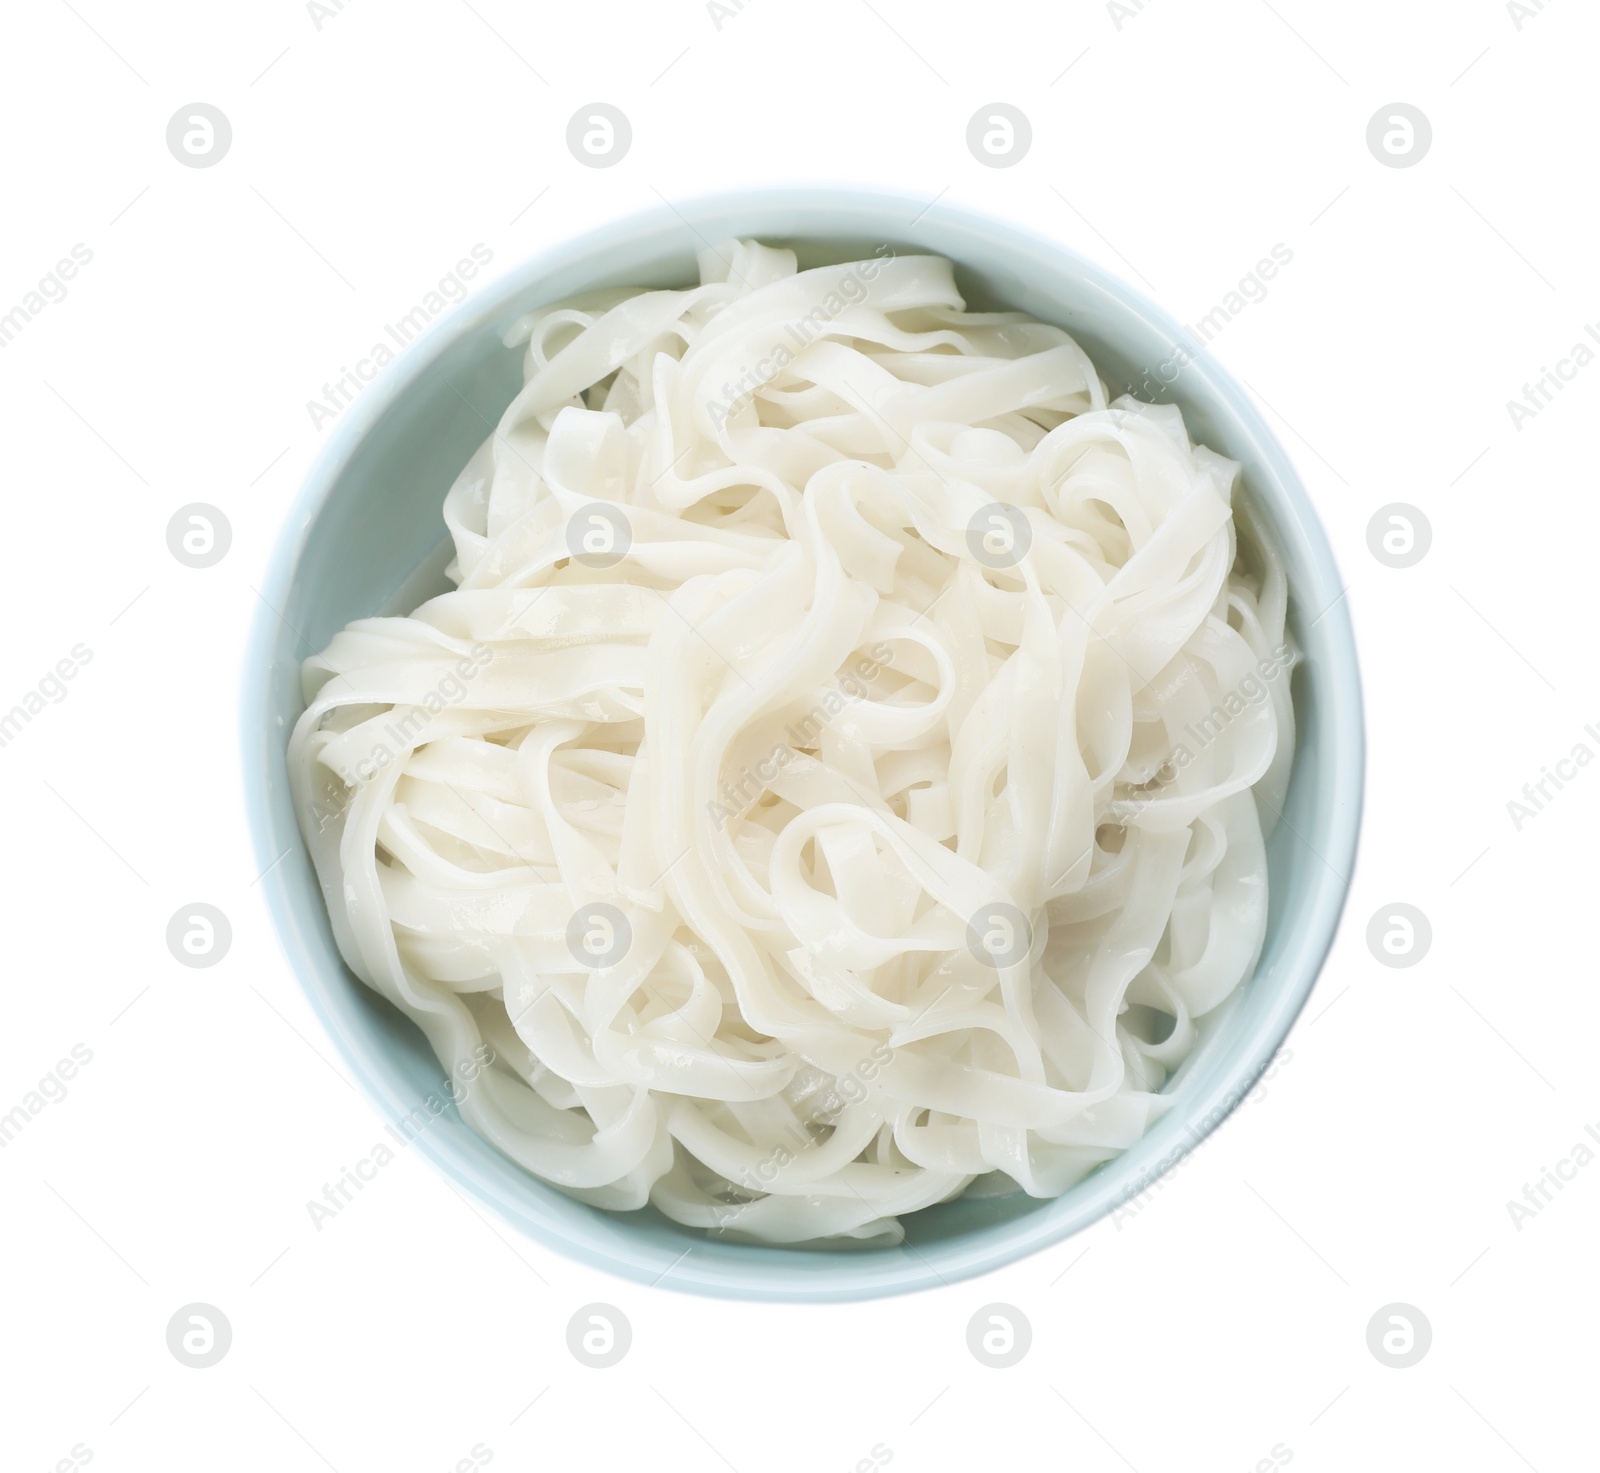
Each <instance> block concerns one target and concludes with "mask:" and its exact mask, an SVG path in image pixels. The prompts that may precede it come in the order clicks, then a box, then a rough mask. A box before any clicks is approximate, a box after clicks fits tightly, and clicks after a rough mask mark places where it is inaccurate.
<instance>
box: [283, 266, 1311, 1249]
mask: <svg viewBox="0 0 1600 1473" xmlns="http://www.w3.org/2000/svg"><path fill="white" fill-rule="evenodd" d="M700 268H701V284H700V285H699V286H698V287H695V288H692V289H689V290H679V291H639V290H632V291H630V290H608V291H600V292H594V293H591V294H589V295H586V296H583V297H580V298H577V299H574V300H572V301H569V302H564V303H561V304H558V305H555V306H549V307H543V308H540V309H539V310H537V311H534V312H531V313H529V314H528V315H527V316H526V317H524V318H523V319H522V320H521V321H520V322H519V323H518V324H517V325H516V326H515V327H514V328H513V329H512V331H511V332H510V334H509V335H508V338H507V342H508V344H509V345H513V346H516V345H523V346H525V349H526V366H525V386H524V388H523V390H522V392H521V393H520V394H519V395H518V396H517V398H516V400H515V401H514V402H513V403H512V405H511V406H510V408H508V409H507V410H506V412H505V415H504V417H503V418H502V419H501V421H500V424H499V426H498V427H497V428H496V430H495V432H494V434H493V435H492V436H491V437H490V438H489V439H488V440H487V441H486V442H485V443H484V445H483V447H482V448H481V449H480V450H479V451H478V453H477V454H476V455H474V456H473V457H472V460H471V462H470V463H469V464H468V465H467V467H466V469H465V470H464V471H463V472H462V473H461V476H460V478H459V479H458V480H457V482H456V484H455V486H454V487H453V488H452V489H451V490H450V492H449V495H448V497H447V498H446V499H445V504H444V517H445V522H446V525H447V526H448V529H449V533H450V536H451V537H452V538H453V540H454V545H455V560H454V562H453V563H452V564H451V567H450V570H449V572H450V576H451V579H452V581H453V582H454V583H455V584H456V588H455V590H454V591H452V592H449V593H445V594H442V595H440V596H439V597H437V598H433V599H430V600H429V601H428V602H426V603H424V604H423V605H422V606H421V607H420V608H419V609H417V610H416V611H415V613H413V614H412V615H411V616H410V617H406V618H370V619H361V620H357V621H356V622H355V623H353V624H351V625H350V627H349V628H348V629H346V630H344V631H343V632H342V633H340V634H338V635H336V636H335V637H334V639H333V640H332V642H331V643H330V644H329V645H328V647H327V649H326V650H325V651H323V653H322V654H320V655H318V656H316V657H314V658H312V659H310V660H308V661H307V662H306V665H305V669H304V686H305V696H306V701H307V709H306V711H305V714H304V715H303V716H302V717H301V719H300V721H299V723H298V725H297V726H296V728H295V731H294V735H293V738H292V740H291V743H290V762H289V766H290V772H291V774H292V778H293V782H294V787H295V797H296V804H297V808H298V811H299V814H300V820H301V825H302V828H303V831H304V834H305V837H306V841H307V843H308V845H309V846H310V849H311V853H312V857H313V859H314V861H315V864H316V868H317V872H318V875H319V876H320V878H321V882H322V886H323V890H324V893H325V895H326V898H327V902H328V909H329V913H330V915H331V917H332V921H333V926H334V932H335V935H336V937H337V940H338V944H339V948H340V950H341V952H342V953H343V955H344V957H345V959H346V961H347V962H348V963H349V965H350V967H351V968H352V969H353V970H354V971H355V973H356V974H357V975H358V976H359V977H360V978H361V979H362V980H363V981H364V982H366V983H367V984H368V985H369V986H371V987H373V988H374V989H375V990H376V991H378V992H379V993H381V994H382V995H383V996H384V997H386V998H388V999H389V1000H390V1001H391V1002H393V1003H394V1004H396V1005H397V1006H398V1007H399V1008H401V1009H402V1010H403V1011H404V1012H405V1013H407V1014H408V1015H409V1016H410V1017H411V1018H412V1019H414V1020H415V1021H416V1023H417V1024H418V1025H419V1026H420V1027H421V1028H422V1030H423V1031H424V1033H425V1034H426V1035H427V1037H428V1040H429V1042H430V1043H431V1044H432V1046H433V1048H434V1050H435V1052H436V1053H437V1055H438V1057H439V1059H440V1060H441V1062H442V1063H443V1065H444V1066H445V1067H446V1068H448V1069H450V1070H451V1072H452V1076H453V1077H455V1078H458V1079H460V1080H461V1081H462V1082H461V1083H460V1084H459V1085H458V1086H457V1098H458V1099H459V1101H460V1107H461V1111H462V1114H463V1116H464V1117H465V1118H466V1120H467V1121H468V1122H469V1123H470V1124H471V1125H472V1126H473V1128H474V1129H476V1130H477V1131H479V1132H480V1133H481V1134H482V1135H483V1136H485V1137H486V1138H487V1139H488V1140H489V1141H491V1142H492V1143H493V1144H494V1145H495V1146H497V1147H498V1148H499V1149H500V1150H502V1151H503V1152H505V1153H506V1154H507V1155H508V1156H510V1157H511V1158H512V1159H514V1160H515V1161H517V1162H519V1163H520V1164H521V1165H522V1166H523V1167H525V1168H526V1169H527V1170H528V1171H530V1172H532V1173H534V1174H535V1175H536V1176H538V1177H541V1178H543V1179H544V1180H545V1181H548V1182H551V1183H553V1184H555V1185H556V1186H558V1187H560V1188H562V1189H563V1190H565V1191H567V1192H569V1193H570V1194H571V1195H573V1196H574V1197H577V1198H579V1199H581V1200H583V1201H585V1202H589V1203H593V1204H595V1205H597V1206H601V1207H606V1208H614V1209H624V1210H626V1209H635V1208H640V1207H643V1206H644V1205H646V1204H647V1203H653V1204H654V1205H655V1206H656V1207H657V1208H658V1209H659V1210H660V1211H662V1212H663V1213H665V1214H666V1215H667V1216H668V1217H671V1218H673V1219H675V1220H676V1221H678V1222H680V1223H685V1224H689V1225H692V1226H696V1227H701V1228H705V1229H708V1230H710V1231H712V1232H715V1233H719V1234H724V1235H728V1236H731V1237H739V1238H747V1239H754V1240H760V1241H765V1242H777V1243H786V1242H803V1241H806V1240H812V1239H818V1238H827V1237H845V1238H872V1239H877V1240H880V1241H885V1240H887V1241H898V1239H899V1238H900V1236H901V1234H902V1228H901V1225H900V1223H899V1221H898V1218H899V1217H900V1215H902V1214H904V1213H907V1212H914V1211H916V1210H917V1209H918V1208H922V1207H926V1206H928V1205H930V1204H932V1203H936V1202H941V1201H944V1200H946V1199H948V1198H951V1197H954V1196H957V1195H959V1194H961V1193H962V1192H963V1191H966V1190H967V1189H968V1188H969V1187H972V1186H973V1185H974V1183H977V1185H976V1186H975V1187H974V1190H980V1191H985V1192H992V1191H996V1190H1006V1189H1013V1184H1015V1185H1016V1186H1020V1188H1021V1189H1022V1190H1024V1191H1026V1192H1028V1193H1031V1194H1033V1195H1034V1196H1037V1197H1050V1196H1054V1195H1057V1194H1059V1193H1061V1192H1062V1191H1064V1190H1065V1189H1066V1188H1067V1187H1068V1186H1070V1185H1071V1184H1072V1183H1073V1182H1075V1181H1077V1180H1078V1179H1079V1178H1081V1177H1082V1176H1083V1175H1084V1174H1085V1173H1086V1172H1088V1171H1089V1170H1090V1169H1092V1168H1093V1167H1094V1166H1095V1165H1096V1164H1097V1163H1099V1162H1102V1161H1105V1160H1107V1159H1109V1158H1110V1157H1112V1156H1114V1155H1116V1154H1117V1153H1118V1152H1119V1151H1121V1150H1123V1149H1125V1148H1126V1147H1128V1146H1129V1145H1131V1144H1132V1143H1133V1142H1135V1141H1136V1140H1138V1139H1139V1137H1140V1136H1141V1135H1142V1134H1143V1133H1144V1131H1145V1130H1146V1129H1147V1128H1148V1127H1149V1125H1150V1124H1151V1123H1152V1121H1153V1120H1154V1119H1155V1118H1157V1117H1158V1116H1159V1114H1160V1112H1161V1111H1162V1109H1163V1107H1164V1104H1165V1100H1166V1097H1164V1096H1163V1095H1161V1094H1160V1090H1161V1089H1162V1086H1163V1085H1164V1084H1165V1083H1166V1082H1167V1080H1168V1079H1169V1078H1170V1076H1171V1074H1172V1073H1173V1071H1175V1070H1176V1069H1177V1068H1178V1066H1179V1065H1180V1064H1181V1063H1182V1061H1183V1060H1184V1059H1185V1058H1186V1057H1187V1056H1188V1055H1189V1054H1190V1053H1191V1052H1192V1050H1193V1049H1194V1047H1195V1046H1196V1043H1197V1041H1198V1039H1199V1037H1200V1035H1201V1027H1202V1025H1201V1023H1200V1020H1201V1019H1202V1017H1203V1016H1204V1015H1205V1014H1207V1013H1210V1012H1211V1011H1212V1010H1214V1009H1216V1008H1217V1007H1218V1006H1219V1004H1221V1003H1223V1002H1224V1000H1226V999H1227V998H1229V997H1230V995H1232V994H1233V993H1234V992H1235V990H1236V989H1237V988H1238V987H1239V986H1240V985H1241V983H1242V982H1243V981H1244V980H1245V979H1246V978H1247V977H1248V976H1249V974H1250V972H1251V970H1252V968H1253V967H1254V965H1255V962H1256V958H1257V956H1258V954H1259V952H1260V948H1261V943H1262V938H1263V934H1264V930H1265V925H1266V906H1267V879H1266V862H1265V855H1264V849H1263V842H1264V840H1263V834H1264V832H1265V831H1266V830H1267V829H1268V828H1269V827H1270V820H1271V819H1272V818H1273V817H1274V816H1275V814H1276V812H1277V810H1278V809H1279V808H1280V807H1281V805H1282V801H1283V795H1284V791H1285V788H1286V786H1287V782H1288V775H1289V762H1290V758H1291V755H1292V752H1293V747H1294V731H1293V719H1294V718H1293V711H1292V708H1291V705H1290V699H1289V684H1290V680H1289V673H1288V672H1289V669H1290V667H1291V666H1292V663H1293V658H1294V655H1293V650H1292V648H1291V647H1290V644H1289V642H1288V637H1287V635H1286V633H1285V613H1286V603H1287V588H1286V585H1285V579H1284V573H1283V568H1282V565H1281V562H1280V560H1279V558H1278V557H1277V556H1276V554H1275V553H1274V551H1273V549H1272V547H1271V545H1270V543H1269V541H1268V540H1267V538H1266V537H1265V536H1263V535H1262V533H1261V530H1260V528H1259V527H1257V526H1256V525H1255V524H1254V523H1253V522H1252V520H1251V517H1250V512H1249V508H1248V505H1247V504H1245V503H1244V502H1243V501H1240V502H1239V503H1238V504H1237V505H1235V504H1234V496H1233V492H1234V487H1235V483H1236V480H1237V471H1238V467H1237V466H1236V465H1235V464H1233V463H1232V462H1231V461H1227V460H1224V459H1223V458H1222V457H1220V456H1218V455H1216V454H1214V453H1212V452H1211V451H1209V450H1207V449H1205V448H1204V447H1201V446H1195V445H1193V444H1191V443H1190V441H1189V438H1188V436H1187V434H1186V432H1185V429H1184V425H1183V421H1182V418H1181V416H1180V414H1179V412H1178V410H1177V409H1176V408H1172V407H1162V406H1154V405H1148V404H1142V403H1138V402H1136V401H1135V400H1133V399H1131V398H1126V397H1124V398H1120V399H1118V400H1116V401H1115V402H1114V403H1109V404H1108V402H1107V399H1106V390H1105V387H1104V385H1103V384H1102V382H1101V380H1100V378H1099V376H1098V375H1097V373H1096V371H1095V369H1094V367H1093V365H1092V364H1091V363H1090V362H1089V360H1088V358H1087V357H1086V356H1085V355H1084V353H1083V352H1082V351H1081V350H1080V349H1079V347H1078V346H1077V344H1076V343H1074V342H1073V340H1072V339H1071V338H1070V337H1069V336H1068V335H1067V334H1066V333H1065V332H1063V331H1062V330H1061V329H1059V328H1056V327H1050V326H1046V325H1044V324H1041V323H1038V322H1034V321H1032V320H1030V319H1029V318H1027V317H1026V316H1024V315H1023V314H1021V313H1015V312H989V313H971V312H967V311H965V310H964V305H963V301H962V298H961V296H960V295H959V294H958V292H957V290H956V286H955V282H954V279H953V276H952V272H951V267H950V265H949V263H948V262H946V261H943V260H940V259H937V258H933V257H927V256H916V257H898V258H896V257H893V256H885V255H884V254H882V253H880V255H879V256H877V257H873V258H871V259H869V260H866V261H858V262H853V263H849V264H844V265H836V266H826V267H822V268H819V269H815V270H807V271H798V270H797V267H796V260H795V257H794V255H793V253H792V252H790V251H787V250H779V249H772V248H768V247H765V246H762V245H759V244H756V243H754V242H749V241H732V242H728V243H727V244H726V245H724V246H722V247H721V248H719V249H717V250H708V251H705V252H703V253H702V254H701V258H700ZM1240 533H1243V536H1242V537H1241V536H1240ZM1258 800H1259V808H1258ZM1264 819H1265V820H1266V822H1264V821H1263V820H1264ZM485 1044H486V1045H487V1046H488V1049H489V1050H492V1052H493V1058H494V1062H493V1064H492V1065H491V1066H490V1067H488V1068H487V1069H483V1070H481V1071H480V1070H478V1069H475V1068H474V1067H472V1066H471V1064H470V1062H469V1061H471V1060H473V1059H474V1058H481V1057H483V1056H484V1055H483V1054H482V1053H481V1052H479V1051H480V1048H481V1046H482V1045H485Z"/></svg>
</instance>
